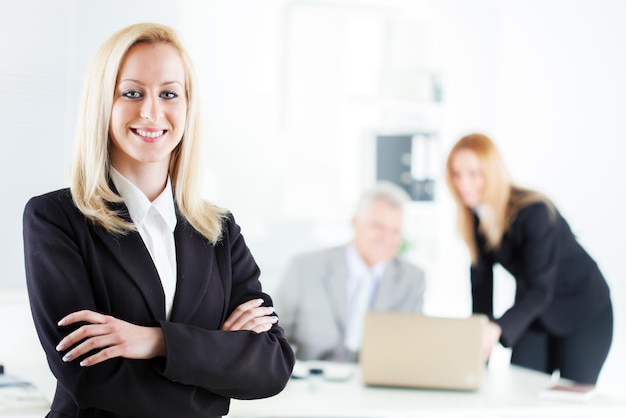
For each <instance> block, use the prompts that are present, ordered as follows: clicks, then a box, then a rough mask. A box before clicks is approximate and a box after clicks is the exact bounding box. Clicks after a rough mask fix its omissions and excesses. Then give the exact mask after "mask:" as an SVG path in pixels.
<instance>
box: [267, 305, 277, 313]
mask: <svg viewBox="0 0 626 418" xmlns="http://www.w3.org/2000/svg"><path fill="white" fill-rule="evenodd" d="M268 308H269V309H270V311H272V312H276V311H275V310H274V307H273V306H268Z"/></svg>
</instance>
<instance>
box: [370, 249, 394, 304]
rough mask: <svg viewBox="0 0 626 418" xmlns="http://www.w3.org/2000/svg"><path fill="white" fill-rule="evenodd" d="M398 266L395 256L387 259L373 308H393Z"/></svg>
mask: <svg viewBox="0 0 626 418" xmlns="http://www.w3.org/2000/svg"><path fill="white" fill-rule="evenodd" d="M397 276H398V266H397V263H396V260H395V258H392V259H391V260H389V264H387V268H386V269H385V272H384V273H383V277H382V279H381V280H380V283H379V284H378V291H377V292H376V296H375V299H374V306H373V310H376V311H388V310H391V309H392V308H393V302H394V295H395V294H396V293H397V292H398V289H397V283H396V282H397V280H396V279H397Z"/></svg>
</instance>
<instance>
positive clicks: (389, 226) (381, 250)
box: [352, 200, 402, 266]
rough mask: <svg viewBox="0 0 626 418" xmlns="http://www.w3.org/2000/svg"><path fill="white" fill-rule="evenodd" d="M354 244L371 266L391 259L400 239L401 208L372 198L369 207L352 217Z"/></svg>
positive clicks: (396, 250) (398, 246)
mask: <svg viewBox="0 0 626 418" xmlns="http://www.w3.org/2000/svg"><path fill="white" fill-rule="evenodd" d="M352 228H353V229H354V245H355V247H356V249H357V251H358V252H359V255H360V256H361V258H363V260H364V261H365V262H366V263H367V264H368V265H369V266H373V265H375V264H377V263H380V262H382V261H387V260H389V259H391V258H392V257H393V256H394V255H396V253H397V252H398V249H399V248H400V243H401V240H402V210H400V209H398V208H394V207H393V206H391V205H389V204H388V203H387V202H385V201H382V200H374V201H373V202H372V203H371V205H370V206H369V208H367V209H366V210H365V211H363V212H362V213H360V214H357V216H355V217H354V218H353V219H352Z"/></svg>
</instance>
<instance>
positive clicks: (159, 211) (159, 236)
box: [111, 167, 176, 319]
mask: <svg viewBox="0 0 626 418" xmlns="http://www.w3.org/2000/svg"><path fill="white" fill-rule="evenodd" d="M111 179H112V180H113V183H114V184H115V187H116V188H117V191H118V192H119V194H120V196H121V197H122V199H124V203H125V204H126V207H127V208H128V213H129V214H130V218H131V219H132V220H133V222H134V223H135V225H136V226H137V231H138V232H139V235H140V236H141V238H142V239H143V242H144V244H145V245H146V248H147V249H148V252H149V253H150V256H151V257H152V261H153V262H154V265H155V267H156V269H157V272H158V273H159V277H160V279H161V285H162V286H163V293H164V294H165V313H166V317H167V318H168V319H169V317H170V313H171V311H172V304H173V303H174V294H175V293H176V245H175V241H174V229H175V228H176V210H175V208H174V198H173V195H172V185H171V182H170V179H169V178H168V179H167V184H166V186H165V189H164V190H163V192H161V194H160V195H159V196H158V197H157V198H156V199H154V201H152V202H150V200H149V199H148V198H147V197H146V195H145V194H143V192H142V191H141V190H139V188H138V187H137V186H135V185H134V184H133V183H131V182H130V181H129V180H128V179H126V178H125V177H124V176H123V175H122V174H121V173H120V172H119V171H117V170H116V169H115V168H113V167H111Z"/></svg>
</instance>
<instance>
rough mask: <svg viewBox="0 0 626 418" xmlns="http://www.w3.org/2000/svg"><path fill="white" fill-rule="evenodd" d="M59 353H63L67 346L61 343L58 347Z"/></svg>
mask: <svg viewBox="0 0 626 418" xmlns="http://www.w3.org/2000/svg"><path fill="white" fill-rule="evenodd" d="M56 348H57V351H63V349H64V348H65V346H64V345H63V343H59V345H57V347H56Z"/></svg>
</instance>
